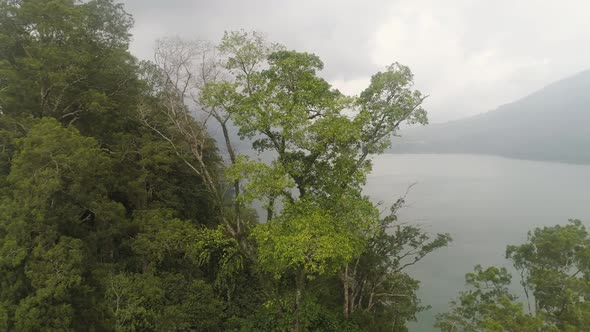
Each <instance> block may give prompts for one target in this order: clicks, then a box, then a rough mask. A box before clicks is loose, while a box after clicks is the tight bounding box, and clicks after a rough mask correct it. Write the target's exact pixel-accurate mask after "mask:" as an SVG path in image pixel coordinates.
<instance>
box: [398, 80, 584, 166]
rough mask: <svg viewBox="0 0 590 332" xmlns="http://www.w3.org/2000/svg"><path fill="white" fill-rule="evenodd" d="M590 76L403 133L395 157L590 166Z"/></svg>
mask: <svg viewBox="0 0 590 332" xmlns="http://www.w3.org/2000/svg"><path fill="white" fill-rule="evenodd" d="M589 124H590V70H587V71H584V72H582V73H579V74H577V75H575V76H573V77H569V78H566V79H564V80H561V81H558V82H555V83H553V84H551V85H549V86H547V87H545V88H543V89H541V90H539V91H537V92H535V93H533V94H531V95H529V96H527V97H524V98H522V99H520V100H518V101H515V102H513V103H510V104H507V105H503V106H500V107H499V108H497V109H496V110H494V111H490V112H487V113H484V114H480V115H477V116H473V117H469V118H465V119H462V120H457V121H453V122H448V123H444V124H434V125H429V126H426V127H421V128H412V129H408V130H405V131H404V132H402V135H403V139H399V140H396V141H394V146H393V148H392V149H391V151H390V152H393V153H395V152H404V153H477V154H493V155H500V156H505V157H512V158H521V159H534V160H553V161H563V162H572V163H590V128H589V127H588V126H589Z"/></svg>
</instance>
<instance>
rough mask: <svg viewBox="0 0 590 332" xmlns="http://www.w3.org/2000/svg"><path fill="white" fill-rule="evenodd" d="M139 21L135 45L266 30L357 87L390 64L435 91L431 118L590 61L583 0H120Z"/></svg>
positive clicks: (485, 105)
mask: <svg viewBox="0 0 590 332" xmlns="http://www.w3.org/2000/svg"><path fill="white" fill-rule="evenodd" d="M121 2H123V3H124V4H125V6H126V9H127V11H128V12H130V13H131V14H132V15H133V17H134V19H135V27H134V29H133V31H132V32H133V34H134V37H133V42H132V44H131V52H132V53H133V54H135V55H136V56H138V57H139V58H143V59H151V58H152V53H153V46H154V42H155V40H156V39H158V38H162V37H167V36H179V37H182V38H187V39H199V40H210V41H214V42H215V41H218V40H219V39H220V38H221V36H222V35H223V32H224V31H229V30H239V29H244V30H247V31H250V30H255V31H258V32H262V33H264V34H265V35H266V36H267V38H268V40H269V41H273V42H278V43H281V44H283V45H285V46H286V47H287V48H289V49H294V50H297V51H305V52H311V53H315V54H317V55H318V56H320V58H321V59H322V60H323V62H324V71H323V72H322V73H321V75H322V76H323V77H324V78H325V79H326V80H328V81H329V82H331V83H332V84H333V85H334V86H335V87H336V88H338V89H340V91H342V92H345V93H348V94H358V93H360V92H361V91H362V90H363V89H364V88H365V87H366V86H367V85H368V82H369V80H370V77H371V75H372V74H374V73H376V72H378V71H379V70H383V69H384V68H385V67H386V66H387V65H388V64H390V63H392V62H400V63H402V64H404V65H407V66H409V67H410V68H411V70H412V72H413V73H414V81H415V86H416V88H417V89H419V90H420V91H421V92H423V93H424V94H427V95H429V97H428V99H427V100H426V101H425V108H426V109H427V110H428V112H429V118H430V121H431V123H437V122H446V121H451V120H455V119H459V118H463V117H466V116H470V115H475V114H478V113H482V112H486V111H489V110H492V109H495V108H496V107H498V106H500V105H502V104H506V103H509V102H512V101H515V100H517V99H519V98H521V97H524V96H526V95H527V94H529V93H531V92H534V91H535V90H537V89H540V88H542V87H544V86H546V85H547V84H549V83H552V82H554V81H556V80H559V79H563V78H566V77H568V76H571V75H573V74H575V73H577V72H580V71H583V70H585V69H589V68H590V42H589V41H590V20H589V19H588V13H589V12H590V1H585V0H579V1H578V0H564V1H549V0H495V1H488V0H479V1H478V0H445V1H441V0H389V1H387V0H365V1H360V0H356V1H354V0H353V1H349V0H274V1H273V0H233V1H230V0H210V1H202V0H122V1H121Z"/></svg>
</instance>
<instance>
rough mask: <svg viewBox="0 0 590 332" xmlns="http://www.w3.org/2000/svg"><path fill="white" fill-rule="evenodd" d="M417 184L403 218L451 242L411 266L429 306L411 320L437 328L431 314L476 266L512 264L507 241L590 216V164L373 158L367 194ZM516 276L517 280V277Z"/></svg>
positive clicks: (389, 194)
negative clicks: (506, 256) (445, 235)
mask: <svg viewBox="0 0 590 332" xmlns="http://www.w3.org/2000/svg"><path fill="white" fill-rule="evenodd" d="M412 183H416V185H415V186H414V187H413V188H412V189H411V191H410V193H409V194H408V196H407V206H406V207H405V208H404V209H402V210H401V212H400V215H399V217H400V218H399V220H400V222H410V223H415V224H420V225H423V226H424V227H425V229H427V230H428V231H429V232H432V233H436V232H448V233H450V234H451V235H452V236H453V240H454V241H453V242H452V243H451V245H450V246H449V247H447V248H443V249H440V250H438V251H436V252H434V253H432V254H431V255H429V256H427V257H426V258H425V259H424V260H423V261H422V262H421V263H419V264H418V265H416V266H415V267H413V268H412V270H411V271H410V272H411V274H412V276H414V277H415V278H417V279H419V280H420V281H421V282H422V284H421V290H420V294H419V296H420V297H421V299H422V301H423V303H424V304H427V305H431V306H432V309H431V310H429V311H426V312H424V313H422V314H421V315H420V317H418V319H419V323H414V324H411V325H410V330H411V331H435V329H434V328H433V327H432V324H433V322H434V320H433V319H434V317H433V316H434V314H435V313H437V312H441V311H445V310H446V309H447V307H448V302H449V301H450V300H451V299H453V298H455V297H456V296H457V294H458V292H459V291H460V290H462V289H463V287H464V275H465V273H467V272H470V271H472V270H473V267H474V266H475V265H476V264H481V265H483V266H487V265H500V266H506V267H509V266H510V263H509V262H508V261H507V260H505V259H504V253H505V249H506V246H507V245H509V244H520V243H523V242H524V241H525V240H526V236H527V231H529V230H530V229H533V228H534V227H539V226H545V225H555V224H558V223H560V224H563V223H566V222H567V220H568V219H569V218H577V219H581V220H582V221H584V222H585V224H586V225H588V221H590V208H589V207H590V190H589V185H590V165H574V164H565V163H556V162H542V161H527V160H516V159H507V158H502V157H495V156H484V155H451V154H386V155H382V156H379V157H377V158H376V159H375V160H374V167H373V172H372V174H371V176H370V177H369V181H368V183H367V186H366V189H365V192H366V194H368V195H370V196H371V198H372V199H373V200H375V201H383V202H384V203H386V204H389V203H390V202H393V201H394V200H395V199H397V198H398V197H400V196H401V195H403V194H404V192H405V191H406V188H407V187H408V185H410V184H412ZM513 280H514V281H518V279H516V276H513Z"/></svg>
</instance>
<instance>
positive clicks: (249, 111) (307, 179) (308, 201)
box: [202, 32, 427, 330]
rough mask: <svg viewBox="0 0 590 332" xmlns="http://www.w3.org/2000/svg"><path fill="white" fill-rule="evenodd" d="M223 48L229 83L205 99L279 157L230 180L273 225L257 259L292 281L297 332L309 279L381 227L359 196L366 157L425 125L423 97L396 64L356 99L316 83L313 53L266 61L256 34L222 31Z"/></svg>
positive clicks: (356, 251)
mask: <svg viewBox="0 0 590 332" xmlns="http://www.w3.org/2000/svg"><path fill="white" fill-rule="evenodd" d="M220 45H221V46H220V50H222V51H223V52H224V54H225V56H226V57H227V60H226V63H225V67H226V69H227V70H228V71H229V72H230V74H231V77H232V80H231V81H220V82H212V83H210V84H207V85H206V86H205V88H204V89H203V97H202V101H203V102H204V103H205V105H206V106H208V107H212V108H216V107H222V108H224V109H225V110H226V111H227V112H228V113H229V114H230V115H231V118H232V120H233V121H234V123H235V124H236V125H237V126H238V127H239V134H240V136H241V137H242V138H251V139H254V142H253V147H254V148H255V149H256V150H257V151H259V152H261V153H263V152H267V153H268V152H271V153H272V154H273V155H275V156H276V158H275V159H274V160H273V161H272V162H271V163H268V164H265V163H261V162H258V161H254V160H251V159H248V158H245V157H242V158H238V159H237V160H236V162H235V163H234V164H233V165H232V166H231V167H230V168H229V170H228V173H227V174H228V177H229V178H230V179H233V180H236V179H243V180H244V181H246V182H245V183H244V189H242V190H241V191H240V194H241V195H240V197H239V199H241V200H244V201H245V202H246V203H248V202H250V201H252V200H254V199H257V200H261V201H263V202H265V206H266V209H267V223H265V224H261V225H259V226H257V227H256V229H255V230H254V238H255V239H256V241H257V243H258V253H259V259H260V262H261V264H262V266H263V267H265V269H267V270H268V271H271V272H273V273H275V275H276V276H277V277H280V276H281V275H285V274H286V273H287V272H288V271H292V272H293V273H295V285H296V287H295V288H296V289H295V299H296V300H295V312H294V314H295V330H300V327H301V324H302V323H301V322H300V319H299V318H300V311H301V308H302V306H303V292H304V289H305V284H306V283H307V281H308V280H310V279H313V278H314V277H316V276H319V275H323V274H326V273H335V271H338V270H340V269H342V268H344V267H345V266H346V265H347V263H348V262H350V261H352V259H353V258H355V257H358V256H359V255H360V254H361V253H362V252H363V250H364V248H365V245H366V241H367V239H368V236H369V234H371V233H372V232H373V231H374V229H375V227H376V226H377V224H378V220H379V218H378V211H377V209H376V208H375V207H374V206H373V204H372V203H371V202H370V201H369V200H368V199H367V198H366V197H364V196H363V195H362V194H361V189H362V185H363V184H364V182H365V179H366V175H367V174H368V172H369V171H370V168H371V162H370V156H371V155H374V154H378V153H381V152H383V150H384V149H385V148H386V147H388V146H389V144H390V142H391V137H392V136H393V135H395V134H396V132H397V129H398V127H399V125H400V124H401V123H402V122H404V121H406V122H409V123H422V124H424V123H426V122H427V120H426V112H425V111H424V110H423V109H422V108H421V107H420V105H421V103H422V101H423V100H424V97H423V96H422V95H421V94H420V92H418V91H415V90H413V89H412V74H411V72H410V70H409V69H408V68H407V67H405V66H402V65H399V64H397V63H396V64H393V65H391V66H389V67H388V68H387V71H386V72H382V73H378V74H376V75H375V76H373V78H372V80H371V85H370V86H369V88H367V89H366V90H365V91H364V92H363V93H362V94H361V96H360V97H359V98H353V97H346V96H344V95H342V94H341V93H340V92H339V91H337V90H334V89H333V88H332V87H331V86H330V84H329V83H328V82H326V81H325V80H324V79H322V78H320V77H319V76H318V75H317V72H318V71H319V70H321V69H322V68H323V63H322V62H321V61H320V59H319V58H318V57H317V56H315V55H313V54H308V53H299V52H295V51H287V50H285V49H284V48H282V47H274V51H273V52H270V53H268V50H270V49H273V48H272V47H263V46H262V45H264V44H263V43H261V41H260V38H259V36H258V35H256V34H253V35H249V34H247V33H243V32H231V33H226V35H225V37H224V39H223V40H222V42H221V44H220ZM265 57H266V61H265V62H263V61H262V60H263V59H265ZM278 206H282V208H281V209H280V210H279V209H278Z"/></svg>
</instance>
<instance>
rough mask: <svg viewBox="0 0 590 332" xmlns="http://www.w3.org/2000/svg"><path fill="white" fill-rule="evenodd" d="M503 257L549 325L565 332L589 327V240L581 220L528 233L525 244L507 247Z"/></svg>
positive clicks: (529, 299) (537, 310) (536, 309)
mask: <svg viewBox="0 0 590 332" xmlns="http://www.w3.org/2000/svg"><path fill="white" fill-rule="evenodd" d="M506 258H508V259H510V260H512V262H513V263H514V267H515V268H516V269H517V271H519V273H520V275H521V285H522V286H523V289H524V291H525V294H527V296H528V297H529V298H527V301H534V304H535V305H534V310H535V312H537V313H542V314H543V315H544V317H545V319H546V320H547V322H548V323H549V324H554V325H555V326H557V327H558V328H559V329H561V330H564V331H567V330H572V329H574V330H577V329H583V328H585V327H586V326H588V324H590V306H588V304H587V299H588V298H589V297H590V282H589V279H588V278H589V277H590V265H589V263H590V237H589V235H588V232H587V230H586V227H585V226H584V225H583V224H582V222H581V221H580V220H570V222H569V224H567V225H564V226H561V225H556V226H553V227H543V228H537V229H535V230H534V231H532V232H529V236H528V242H527V243H525V244H522V245H520V246H508V247H507V249H506Z"/></svg>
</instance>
